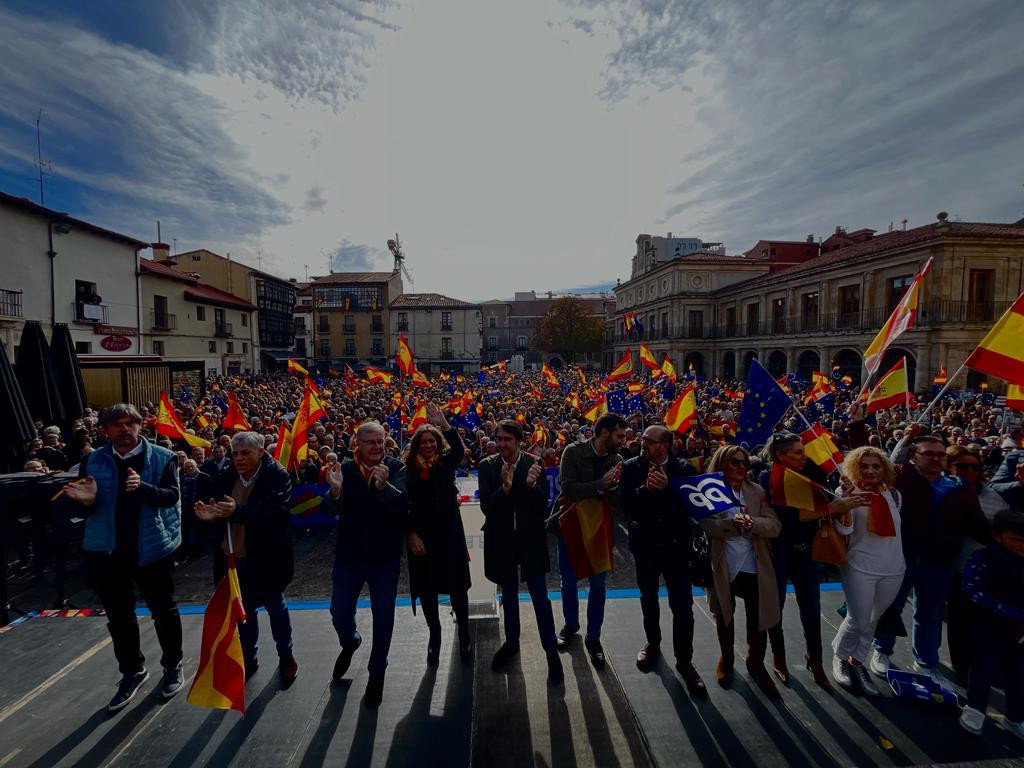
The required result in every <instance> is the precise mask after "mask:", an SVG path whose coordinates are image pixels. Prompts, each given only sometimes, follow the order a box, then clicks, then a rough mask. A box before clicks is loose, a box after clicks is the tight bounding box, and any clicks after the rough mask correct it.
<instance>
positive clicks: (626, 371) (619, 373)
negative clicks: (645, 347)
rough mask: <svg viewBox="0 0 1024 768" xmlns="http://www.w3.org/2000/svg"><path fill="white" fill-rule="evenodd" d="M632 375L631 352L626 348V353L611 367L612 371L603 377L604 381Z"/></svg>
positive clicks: (626, 377) (617, 379) (618, 379)
mask: <svg viewBox="0 0 1024 768" xmlns="http://www.w3.org/2000/svg"><path fill="white" fill-rule="evenodd" d="M632 375H633V354H632V352H631V351H630V350H629V349H626V354H624V355H623V356H622V359H621V360H619V364H618V365H616V366H615V368H613V369H612V372H611V373H609V374H608V377H607V378H606V379H605V381H606V382H609V383H610V382H613V381H621V380H622V379H628V378H630V377H632Z"/></svg>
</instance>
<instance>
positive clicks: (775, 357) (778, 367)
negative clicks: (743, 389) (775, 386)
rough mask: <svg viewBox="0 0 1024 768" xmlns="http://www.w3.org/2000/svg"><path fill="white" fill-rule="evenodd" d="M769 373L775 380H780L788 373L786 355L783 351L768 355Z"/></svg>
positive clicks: (777, 350)
mask: <svg viewBox="0 0 1024 768" xmlns="http://www.w3.org/2000/svg"><path fill="white" fill-rule="evenodd" d="M767 368H768V373H770V374H771V375H772V376H773V377H774V378H776V379H777V378H779V377H780V376H782V375H783V374H784V373H786V353H785V352H783V351H782V350H781V349H776V350H773V351H772V352H771V354H769V355H768V366H767Z"/></svg>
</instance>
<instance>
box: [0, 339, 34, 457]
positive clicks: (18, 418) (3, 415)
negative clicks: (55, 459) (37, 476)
mask: <svg viewBox="0 0 1024 768" xmlns="http://www.w3.org/2000/svg"><path fill="white" fill-rule="evenodd" d="M0 424H3V425H4V428H3V429H0V472H19V471H20V470H21V467H22V465H23V464H24V462H25V444H26V443H28V442H29V441H30V440H31V439H32V438H34V437H35V436H36V428H35V425H34V424H33V423H32V415H31V414H30V413H29V410H28V404H27V403H26V402H25V396H24V395H23V394H22V392H21V385H20V384H19V383H18V378H17V376H15V375H14V367H13V366H12V365H11V361H10V360H9V359H8V357H7V350H6V349H5V348H4V345H3V342H0Z"/></svg>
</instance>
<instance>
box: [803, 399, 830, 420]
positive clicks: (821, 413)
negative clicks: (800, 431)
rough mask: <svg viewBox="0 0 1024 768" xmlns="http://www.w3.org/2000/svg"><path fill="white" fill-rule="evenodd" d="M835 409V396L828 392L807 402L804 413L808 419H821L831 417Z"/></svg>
mask: <svg viewBox="0 0 1024 768" xmlns="http://www.w3.org/2000/svg"><path fill="white" fill-rule="evenodd" d="M835 410H836V396H835V394H834V393H832V392H829V393H828V394H824V395H821V396H819V397H818V398H817V399H816V400H814V401H812V402H810V403H808V405H807V408H805V409H804V415H805V416H806V417H807V419H808V420H809V421H812V422H813V421H821V420H823V419H825V418H829V419H831V418H832V415H833V414H834V413H835Z"/></svg>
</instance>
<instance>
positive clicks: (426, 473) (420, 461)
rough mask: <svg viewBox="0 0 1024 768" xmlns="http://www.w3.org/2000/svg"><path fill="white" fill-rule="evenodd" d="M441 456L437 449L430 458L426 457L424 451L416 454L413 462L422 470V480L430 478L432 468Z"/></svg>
mask: <svg viewBox="0 0 1024 768" xmlns="http://www.w3.org/2000/svg"><path fill="white" fill-rule="evenodd" d="M440 456H441V454H439V453H438V452H437V451H434V455H433V456H431V457H430V458H429V459H427V458H424V457H423V454H422V453H417V454H416V458H415V459H414V460H413V463H414V464H415V465H416V468H417V469H418V470H419V471H420V480H429V479H430V470H432V469H433V468H434V465H435V464H437V460H438V458H440Z"/></svg>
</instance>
